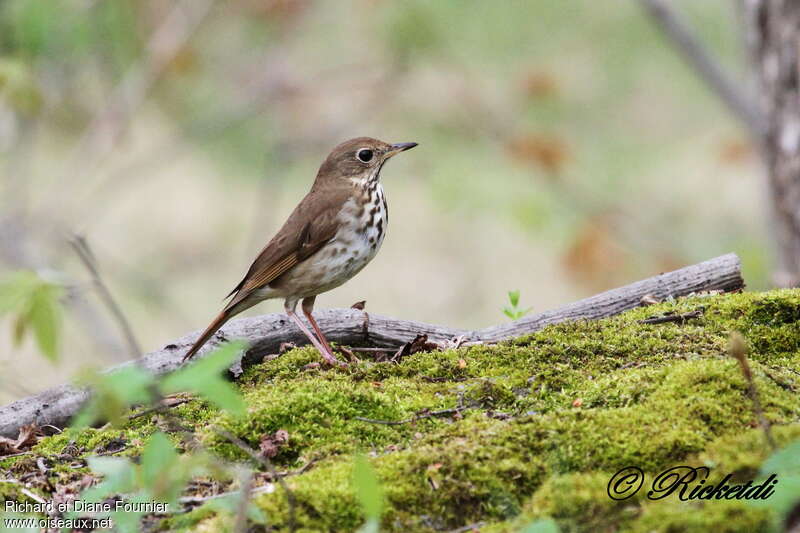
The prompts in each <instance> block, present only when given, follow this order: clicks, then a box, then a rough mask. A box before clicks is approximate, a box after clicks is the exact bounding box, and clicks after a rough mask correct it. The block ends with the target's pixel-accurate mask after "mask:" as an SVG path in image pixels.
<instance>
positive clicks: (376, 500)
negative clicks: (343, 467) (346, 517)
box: [353, 455, 383, 521]
mask: <svg viewBox="0 0 800 533" xmlns="http://www.w3.org/2000/svg"><path fill="white" fill-rule="evenodd" d="M353 482H354V485H355V490H356V498H357V499H358V502H359V503H360V504H361V507H362V508H363V510H364V514H365V515H366V517H367V519H368V520H375V521H378V520H380V517H381V508H382V507H383V492H382V490H381V486H380V484H379V483H378V476H377V475H376V474H375V471H374V470H373V469H372V466H371V465H370V464H369V461H368V460H367V458H366V457H364V456H363V455H358V456H356V459H355V465H354V468H353Z"/></svg>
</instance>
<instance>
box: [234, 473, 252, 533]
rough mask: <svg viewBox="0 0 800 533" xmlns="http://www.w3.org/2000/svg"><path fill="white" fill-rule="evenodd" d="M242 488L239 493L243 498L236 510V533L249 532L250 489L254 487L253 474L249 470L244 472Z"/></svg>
mask: <svg viewBox="0 0 800 533" xmlns="http://www.w3.org/2000/svg"><path fill="white" fill-rule="evenodd" d="M241 479H242V481H241V488H240V489H239V491H240V492H241V493H242V497H241V499H240V500H239V505H238V508H237V509H236V521H235V522H234V525H233V530H234V531H235V532H236V533H246V531H247V507H248V506H249V505H250V489H251V488H252V487H253V473H252V472H250V471H249V470H248V471H246V472H242V478H241Z"/></svg>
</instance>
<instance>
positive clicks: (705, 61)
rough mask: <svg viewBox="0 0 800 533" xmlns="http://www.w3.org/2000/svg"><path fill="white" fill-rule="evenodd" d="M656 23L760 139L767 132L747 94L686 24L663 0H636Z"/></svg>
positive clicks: (715, 91) (751, 132) (763, 121)
mask: <svg viewBox="0 0 800 533" xmlns="http://www.w3.org/2000/svg"><path fill="white" fill-rule="evenodd" d="M639 4H641V6H642V7H643V8H644V10H645V11H646V12H647V14H648V15H650V18H651V19H652V20H653V22H654V23H655V25H656V26H658V28H659V29H660V30H661V31H662V32H663V33H664V35H665V36H666V37H667V39H668V40H669V42H670V43H671V44H672V45H673V46H674V47H675V48H677V49H678V51H679V52H680V53H681V55H682V56H683V58H684V59H685V60H686V61H687V62H688V63H689V65H691V67H692V68H693V69H694V70H695V71H696V72H697V74H698V75H699V76H700V78H702V79H703V81H704V82H705V83H706V84H707V85H708V86H709V87H710V88H711V89H712V91H714V93H716V95H717V96H718V97H719V98H720V99H722V101H723V102H724V103H725V105H726V106H727V107H728V109H729V110H730V111H731V112H732V113H733V114H734V115H735V116H736V117H737V118H738V119H739V120H740V121H742V123H743V124H744V125H745V127H746V128H747V129H748V131H749V132H750V134H751V135H752V136H753V138H754V139H756V140H758V141H761V139H762V138H763V137H764V135H765V134H766V131H767V126H766V121H765V120H764V117H763V116H762V114H761V113H760V112H759V111H758V107H757V106H756V105H755V102H753V100H752V98H751V97H750V95H747V94H745V93H744V92H743V91H741V90H740V89H739V88H738V87H737V86H736V84H735V83H734V82H733V81H732V80H731V78H730V77H729V76H728V74H727V73H726V72H725V71H724V70H723V68H722V66H721V65H720V64H719V62H718V61H716V60H715V59H714V58H713V57H711V54H709V52H708V50H706V48H705V47H704V46H703V44H702V43H701V42H700V40H699V39H698V38H697V36H696V35H695V34H694V33H693V32H692V30H691V29H690V28H689V25H688V24H687V23H686V22H685V21H684V20H682V19H681V17H680V16H679V15H678V14H677V13H676V12H675V10H674V8H673V6H672V5H670V4H669V2H666V1H664V0H639Z"/></svg>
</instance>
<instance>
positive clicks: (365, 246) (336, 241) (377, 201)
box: [285, 180, 389, 297]
mask: <svg viewBox="0 0 800 533" xmlns="http://www.w3.org/2000/svg"><path fill="white" fill-rule="evenodd" d="M359 188H360V194H357V195H353V197H352V198H350V199H349V200H348V201H347V202H346V203H345V204H344V206H342V210H341V211H340V213H339V215H338V220H339V224H340V225H339V230H338V231H337V232H336V235H335V237H334V238H333V239H331V241H330V242H328V243H327V244H326V245H325V246H324V247H323V248H322V249H321V250H320V251H319V252H317V253H316V254H314V256H313V257H310V258H309V259H307V260H306V261H304V262H303V263H301V264H300V265H298V266H297V267H296V271H295V272H294V273H293V275H292V279H291V280H290V281H289V280H287V285H290V286H291V287H286V289H289V288H290V289H291V290H293V291H294V292H295V293H297V294H302V295H303V297H306V296H313V295H316V294H320V293H323V292H326V291H329V290H331V289H334V288H336V287H338V286H340V285H342V284H343V283H345V282H346V281H347V280H349V279H350V278H352V277H353V276H355V275H356V274H358V273H359V272H360V271H361V270H362V269H363V268H364V267H365V266H367V263H369V262H370V261H371V260H372V259H373V258H374V257H375V255H376V254H377V253H378V250H380V248H381V244H383V239H384V237H385V236H386V228H387V225H388V223H389V210H388V206H387V204H386V196H385V194H384V192H383V187H382V186H381V184H380V182H379V181H378V180H374V181H371V182H369V183H366V184H363V185H360V187H359ZM286 289H285V290H286Z"/></svg>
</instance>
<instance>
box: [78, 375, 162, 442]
mask: <svg viewBox="0 0 800 533" xmlns="http://www.w3.org/2000/svg"><path fill="white" fill-rule="evenodd" d="M80 381H82V382H83V384H84V385H89V386H90V387H92V388H93V389H94V396H93V397H92V399H91V401H90V402H89V403H88V404H87V405H86V407H84V408H83V409H82V410H81V411H80V412H79V413H78V415H77V416H76V417H75V418H73V420H72V423H71V424H70V427H71V428H73V429H78V428H83V427H87V426H89V425H91V424H93V423H94V422H96V421H97V420H110V421H112V422H115V423H116V422H119V421H120V420H121V419H122V416H123V415H124V414H125V411H127V409H128V408H129V407H130V406H131V405H137V404H143V403H148V402H149V401H150V399H151V396H152V395H151V387H152V386H153V385H154V383H155V380H154V379H153V376H151V375H150V374H148V373H147V372H146V371H145V370H143V369H141V368H140V367H138V366H135V365H132V364H131V365H128V366H124V367H122V368H120V369H119V370H116V371H114V372H111V373H109V374H97V373H94V374H90V375H88V376H85V377H84V378H83V379H82V380H80Z"/></svg>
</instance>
